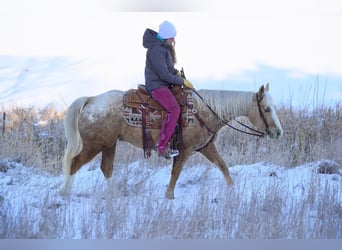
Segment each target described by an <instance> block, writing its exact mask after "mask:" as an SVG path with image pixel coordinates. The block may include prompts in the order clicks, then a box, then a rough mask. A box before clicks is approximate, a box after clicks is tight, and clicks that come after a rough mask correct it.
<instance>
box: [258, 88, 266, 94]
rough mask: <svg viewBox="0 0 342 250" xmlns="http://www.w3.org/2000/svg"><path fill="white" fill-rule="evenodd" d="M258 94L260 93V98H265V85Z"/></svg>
mask: <svg viewBox="0 0 342 250" xmlns="http://www.w3.org/2000/svg"><path fill="white" fill-rule="evenodd" d="M258 93H259V96H263V95H264V93H265V87H264V85H262V86H261V87H260V89H259V92H258Z"/></svg>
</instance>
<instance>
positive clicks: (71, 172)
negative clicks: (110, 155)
mask: <svg viewBox="0 0 342 250" xmlns="http://www.w3.org/2000/svg"><path fill="white" fill-rule="evenodd" d="M98 153H99V150H97V149H94V148H87V147H84V148H82V150H81V152H80V153H79V154H78V155H76V156H75V157H73V158H70V159H69V160H65V163H64V164H65V166H64V185H63V186H62V188H61V189H60V191H59V193H60V194H61V195H67V194H69V193H70V191H71V188H72V183H73V179H74V176H75V173H76V172H77V171H78V170H79V169H80V168H81V167H82V166H83V165H84V164H86V163H87V162H89V161H90V160H92V159H93V158H94V157H95V155H97V154H98Z"/></svg>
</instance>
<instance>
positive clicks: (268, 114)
mask: <svg viewBox="0 0 342 250" xmlns="http://www.w3.org/2000/svg"><path fill="white" fill-rule="evenodd" d="M268 91H269V84H268V83H267V85H266V86H264V85H263V86H261V87H260V89H259V91H258V92H256V93H255V95H254V97H253V108H252V109H251V110H250V111H249V112H248V118H249V120H250V121H251V123H252V124H253V125H254V126H256V127H257V128H258V129H260V130H262V131H264V132H265V134H266V135H267V136H269V137H270V138H272V139H279V138H280V137H281V135H282V134H283V129H282V127H281V124H280V121H279V119H278V116H277V113H276V110H275V107H274V104H273V100H272V97H271V96H270V94H269V93H268Z"/></svg>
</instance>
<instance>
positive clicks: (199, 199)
mask: <svg viewBox="0 0 342 250" xmlns="http://www.w3.org/2000/svg"><path fill="white" fill-rule="evenodd" d="M0 163H1V164H0V170H1V171H0V215H1V218H2V219H1V220H0V238H161V239H167V238H208V239H214V238H216V239H217V238H226V239H235V238H337V239H341V238H342V185H341V184H342V176H341V170H338V168H337V167H336V166H335V163H334V162H333V161H329V160H322V161H319V162H315V163H311V164H306V165H302V166H298V167H296V168H285V167H282V166H278V165H274V164H271V163H268V162H261V163H256V164H253V165H245V166H234V167H231V168H230V172H231V175H232V177H233V180H234V182H235V184H234V186H231V187H227V186H226V184H225V182H224V179H223V176H222V174H221V172H220V171H219V170H218V169H215V168H214V167H212V166H211V165H210V166H208V165H209V164H208V165H198V166H192V167H185V168H184V170H183V172H182V173H181V176H180V178H179V180H178V183H177V185H176V189H175V196H176V199H175V200H167V199H165V198H164V192H165V190H166V186H167V184H168V181H169V177H170V171H171V166H166V167H158V168H156V167H153V168H152V167H151V166H149V165H148V162H144V161H143V162H139V161H136V162H132V163H128V164H117V166H116V168H115V172H114V173H115V176H114V182H115V185H114V187H112V188H111V191H110V192H109V190H108V189H107V188H108V185H107V182H106V181H105V179H104V177H103V176H102V173H101V170H100V169H99V168H98V165H99V164H98V162H96V161H93V162H91V163H89V164H87V165H85V166H84V167H83V168H81V170H80V171H79V172H77V173H76V177H75V180H74V185H73V189H72V193H71V195H70V196H67V197H62V196H60V195H59V193H58V190H59V188H60V186H61V185H62V183H63V176H61V175H60V176H54V175H51V174H48V173H46V172H44V171H41V170H37V169H33V168H28V167H25V166H23V165H22V164H19V163H16V162H13V161H12V160H11V159H2V160H1V161H0ZM324 167H328V168H330V170H331V169H332V171H330V170H329V171H328V172H329V173H326V174H322V173H319V172H322V171H319V170H322V168H324ZM114 190H115V191H114Z"/></svg>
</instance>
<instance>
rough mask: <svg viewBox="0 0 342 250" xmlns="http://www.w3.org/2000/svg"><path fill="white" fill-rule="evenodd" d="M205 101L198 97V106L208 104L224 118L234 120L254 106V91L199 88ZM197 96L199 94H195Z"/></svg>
mask: <svg viewBox="0 0 342 250" xmlns="http://www.w3.org/2000/svg"><path fill="white" fill-rule="evenodd" d="M198 93H199V94H200V95H201V96H202V98H203V101H202V100H201V99H200V98H199V97H197V98H196V99H197V103H198V107H199V108H200V109H202V107H203V105H205V106H206V104H208V105H209V106H210V107H211V108H212V109H213V110H214V111H215V113H216V114H217V115H218V116H219V117H220V119H223V120H232V119H234V118H236V117H238V116H240V115H241V114H242V113H245V112H247V111H248V110H249V109H250V108H251V107H252V104H253V103H252V100H253V95H254V93H253V92H251V91H231V90H199V91H198ZM194 96H195V97H196V96H197V95H196V94H194Z"/></svg>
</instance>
